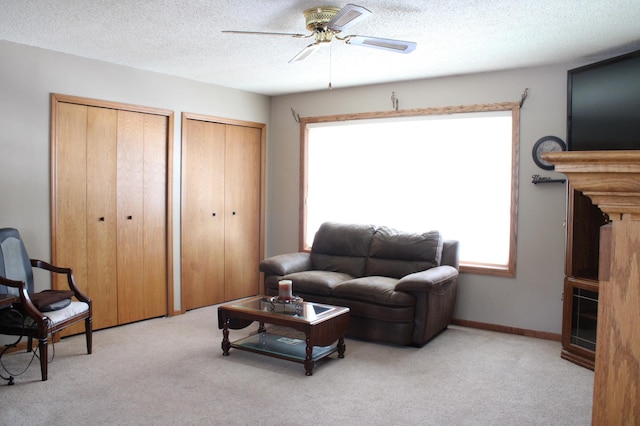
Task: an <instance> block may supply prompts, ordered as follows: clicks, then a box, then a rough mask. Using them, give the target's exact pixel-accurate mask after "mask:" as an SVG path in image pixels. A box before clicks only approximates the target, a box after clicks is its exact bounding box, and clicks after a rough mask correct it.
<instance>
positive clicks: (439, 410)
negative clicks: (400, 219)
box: [0, 306, 593, 426]
mask: <svg viewBox="0 0 640 426" xmlns="http://www.w3.org/2000/svg"><path fill="white" fill-rule="evenodd" d="M256 327H257V325H252V326H250V327H249V328H247V329H245V330H239V331H235V330H232V331H231V333H230V337H231V340H235V339H236V338H238V337H240V336H243V335H246V334H247V333H248V332H249V331H251V332H253V331H255V328H256ZM221 340H222V333H221V331H220V330H218V325H217V307H215V306H214V307H208V308H202V309H197V310H194V311H190V312H188V313H186V314H184V315H178V316H175V317H171V318H158V319H154V320H149V321H143V322H139V323H135V324H130V325H126V326H121V327H116V328H112V329H108V330H101V331H97V332H95V333H94V353H93V354H92V355H87V354H86V351H85V346H84V336H74V337H70V338H67V339H64V340H62V341H61V342H60V343H57V344H56V345H55V359H54V360H53V362H52V363H51V364H50V365H49V380H48V381H47V382H41V381H40V373H39V371H40V369H39V365H38V364H37V362H38V361H37V359H36V360H35V361H34V363H33V365H31V367H30V368H29V369H28V370H27V372H26V373H25V374H23V375H21V376H17V377H16V379H15V380H16V384H15V385H13V386H6V385H5V383H6V382H1V383H0V407H1V408H0V423H1V424H13V425H30V426H32V425H39V424H49V425H51V424H59V425H63V424H64V425H68V424H93V425H100V424H140V425H146V424H153V425H165V424H172V425H201V424H202V425H211V424H225V425H254V424H262V425H301V424H346V425H407V424H416V425H417V424H421V425H474V426H475V425H545V426H548V425H589V424H590V423H591V405H592V391H593V372H592V371H590V370H587V369H585V368H582V367H579V366H576V365H574V364H572V363H570V362H567V361H565V360H562V359H561V358H560V344H559V343H558V342H552V341H546V340H540V339H533V338H528V337H523V336H514V335H507V334H502V333H495V332H490V331H484V330H477V329H471V328H465V327H457V326H451V327H450V328H449V329H448V330H446V331H445V332H444V333H442V334H441V335H440V336H438V337H436V338H435V339H434V340H433V341H431V342H430V343H428V344H427V345H426V346H424V347H423V348H420V349H417V348H412V347H398V346H392V345H386V344H380V343H371V342H364V341H359V340H354V339H346V344H347V350H346V354H345V355H346V356H345V358H344V359H338V358H337V354H333V355H331V357H330V358H328V359H326V360H324V361H320V362H318V363H316V367H315V369H314V374H313V376H310V377H307V376H305V375H304V367H303V366H302V364H298V363H293V362H289V361H284V360H280V359H275V358H269V357H265V356H261V355H257V354H254V353H250V352H244V351H239V350H234V349H231V352H230V356H228V357H223V356H222V350H221V348H220V343H221ZM29 358H30V356H29V355H27V354H26V353H24V352H21V353H13V354H9V355H5V356H4V357H3V358H2V361H3V363H4V364H5V365H6V366H7V367H8V368H9V369H11V370H13V371H20V370H22V369H23V368H24V366H25V365H26V363H27V362H28V360H29ZM3 375H5V376H6V373H4V372H3Z"/></svg>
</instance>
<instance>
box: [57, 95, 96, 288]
mask: <svg viewBox="0 0 640 426" xmlns="http://www.w3.org/2000/svg"><path fill="white" fill-rule="evenodd" d="M86 140H87V107H86V106H83V105H76V104H69V103H62V102H61V103H58V105H57V111H56V138H55V141H56V142H55V143H56V146H55V149H54V152H55V163H54V167H55V171H54V173H55V190H54V191H55V207H54V208H55V223H54V224H53V226H54V236H55V242H54V253H53V256H52V262H53V264H55V265H58V266H62V267H69V268H72V269H73V275H74V277H75V279H76V283H77V284H78V285H79V286H80V288H82V289H83V290H85V291H89V290H90V283H89V280H88V279H87V239H86V225H87V224H86V207H87V174H86V173H87V171H86V167H85V164H86V156H87V151H86ZM53 276H54V281H53V283H52V287H53V288H56V289H68V288H69V286H68V285H67V281H66V279H64V276H60V275H59V274H53Z"/></svg>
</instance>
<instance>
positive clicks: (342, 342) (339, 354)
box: [338, 337, 347, 358]
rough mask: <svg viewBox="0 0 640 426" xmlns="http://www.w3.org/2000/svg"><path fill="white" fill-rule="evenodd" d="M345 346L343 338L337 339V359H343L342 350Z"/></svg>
mask: <svg viewBox="0 0 640 426" xmlns="http://www.w3.org/2000/svg"><path fill="white" fill-rule="evenodd" d="M346 348H347V346H346V345H345V344H344V337H341V338H339V339H338V358H344V350H345V349H346Z"/></svg>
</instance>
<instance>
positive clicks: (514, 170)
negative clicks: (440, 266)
mask: <svg viewBox="0 0 640 426" xmlns="http://www.w3.org/2000/svg"><path fill="white" fill-rule="evenodd" d="M493 111H502V112H505V111H506V112H508V111H510V112H511V120H512V126H511V131H512V135H511V136H512V138H511V139H512V141H511V142H512V145H511V203H510V211H509V218H510V224H509V248H508V261H507V262H505V263H504V264H489V263H480V262H475V263H474V262H471V261H465V260H464V259H461V264H460V271H461V272H466V273H477V274H486V275H496V276H506V277H515V275H516V236H517V212H518V173H519V171H518V170H519V145H520V104H519V103H513V102H508V103H507V102H504V103H495V104H481V105H468V106H457V107H445V108H428V109H415V110H404V111H389V112H376V113H361V114H345V115H334V116H322V117H306V118H301V119H300V133H301V137H300V145H301V146H300V157H301V173H300V230H299V235H300V241H299V245H300V250H305V251H308V250H310V247H309V246H308V244H307V243H306V241H307V190H308V164H309V163H308V155H309V147H308V143H309V141H308V134H309V132H308V130H309V128H311V127H313V126H314V125H318V124H319V123H336V124H338V123H339V122H346V121H353V120H372V119H375V120H380V119H383V120H384V119H394V118H403V119H404V117H419V116H439V115H440V116H451V114H469V113H476V112H493ZM480 161H482V160H480ZM484 161H487V167H491V166H490V161H491V159H490V157H489V158H488V159H484ZM453 172H454V173H456V172H457V173H463V171H456V170H453ZM474 178H475V177H474ZM477 178H478V179H481V178H482V177H481V176H479V177H477ZM469 219H470V220H473V213H472V212H470V213H469ZM379 225H385V224H379ZM486 225H487V235H488V236H491V231H490V226H489V225H490V224H486ZM479 226H482V224H479ZM429 230H430V229H426V230H424V231H429ZM445 237H446V235H445Z"/></svg>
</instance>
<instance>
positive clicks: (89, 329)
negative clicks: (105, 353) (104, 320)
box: [84, 318, 93, 355]
mask: <svg viewBox="0 0 640 426" xmlns="http://www.w3.org/2000/svg"><path fill="white" fill-rule="evenodd" d="M84 329H85V338H86V339H87V353H88V354H89V355H91V351H92V350H93V324H92V321H91V318H87V319H85V320H84Z"/></svg>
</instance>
